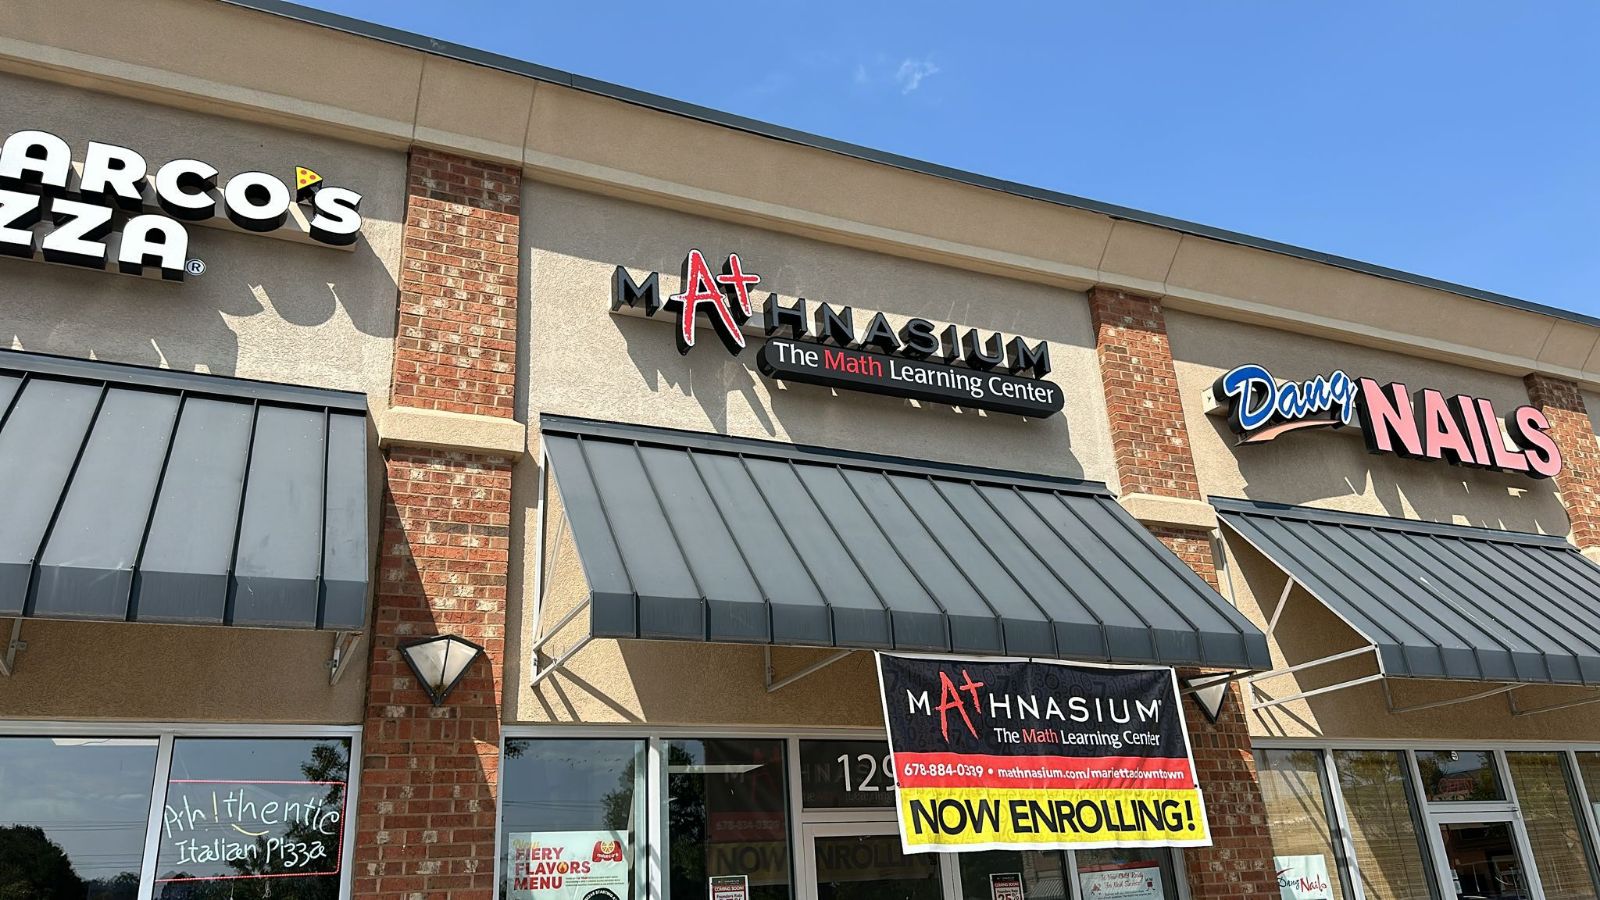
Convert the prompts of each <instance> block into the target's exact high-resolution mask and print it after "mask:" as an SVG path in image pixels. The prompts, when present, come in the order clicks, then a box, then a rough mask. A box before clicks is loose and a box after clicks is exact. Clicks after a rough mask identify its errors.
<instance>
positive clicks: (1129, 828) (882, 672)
mask: <svg viewBox="0 0 1600 900" xmlns="http://www.w3.org/2000/svg"><path fill="white" fill-rule="evenodd" d="M877 659H878V682H879V686H880V688H881V690H882V698H883V716H884V724H885V726H886V727H887V729H888V732H889V750H890V754H891V756H892V759H893V763H894V773H895V783H896V785H897V788H898V791H897V804H896V805H897V808H898V811H899V820H900V842H901V845H902V847H903V848H904V850H905V852H907V853H927V852H937V851H966V850H1043V849H1050V848H1076V849H1090V848H1095V847H1205V846H1209V845H1210V844H1211V833H1210V830H1209V828H1208V826H1207V824H1206V813H1205V802H1204V799H1203V798H1202V797H1201V795H1200V788H1199V786H1198V784H1197V783H1196V782H1195V775H1194V759H1193V758H1192V757H1191V756H1190V753H1189V735H1188V731H1187V729H1186V728H1185V726H1184V722H1183V708H1182V706H1181V705H1180V704H1179V702H1178V683H1177V678H1176V676H1175V675H1174V674H1173V671H1172V670H1171V669H1166V668H1114V667H1108V666H1085V665H1068V664H1065V663H1055V662H1040V661H1028V660H993V659H989V660H984V659H952V658H948V657H922V656H899V655H895V654H889V653H879V654H878V655H877Z"/></svg>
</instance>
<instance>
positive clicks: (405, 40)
mask: <svg viewBox="0 0 1600 900" xmlns="http://www.w3.org/2000/svg"><path fill="white" fill-rule="evenodd" d="M222 2H223V3H226V4H229V5H231V6H236V7H239V8H241V9H249V10H253V11H255V12H261V13H267V14H269V15H275V16H280V17H282V18H287V19H293V20H295V21H299V22H303V23H306V24H308V25H316V26H320V27H323V28H331V29H334V30H336V31H342V32H345V33H347V34H351V35H354V36H357V37H364V38H369V39H371V40H377V41H382V42H384V43H387V44H393V45H395V46H399V47H405V48H407V49H411V50H418V51H421V52H423V53H428V54H431V55H434V56H442V57H445V58H447V59H454V60H457V61H459V62H464V63H469V64H471V65H477V66H484V67H487V68H491V69H498V70H500V71H503V72H508V73H510V74H513V75H521V76H524V77H527V78H533V79H535V80H538V81H545V82H549V83H551V84H559V85H561V86H563V87H569V88H572V89H574V90H579V91H584V92H586V93H590V94H596V95H599V96H602V97H608V98H610V99H613V100H620V101H622V102H624V103H631V104H633V105H635V106H642V107H646V108H648V109H654V110H657V111H658V112H665V113H670V114H672V115H677V116H684V117H686V118H691V119H697V120H699V121H702V122H706V123H708V124H712V125H720V126H722V127H724V128H733V129H736V130H739V131H744V132H747V133H750V134H754V135H757V136H760V137H766V138H772V139H774V140H780V141H785V142H787V143H791V144H799V145H801V146H805V147H811V148H813V149H817V150H824V151H827V152H829V153H837V154H840V155H842V156H849V157H853V158H855V159H859V160H862V161H865V162H872V163H878V164H880V165H886V166H892V167H894V168H897V169H904V170H906V171H909V172H915V173H918V174H921V175H929V176H932V177H934V178H942V179H945V180H948V181H955V182H959V183H961V184H967V185H971V186H973V187H978V188H984V189H986V190H992V191H998V192H1000V193H1005V194H1011V195H1014V196H1017V197H1023V198H1026V199H1029V200H1039V201H1042V202H1044V203H1051V204H1054V205H1057V206H1065V207H1069V208H1071V209H1078V210H1082V211H1084V212H1090V213H1097V214H1099V215H1104V216H1109V217H1110V218H1113V219H1123V220H1126V221H1129V222H1136V223H1138V224H1141V225H1150V226H1153V227H1156V228H1164V229H1167V230H1169V231H1176V232H1178V233H1180V234H1186V235H1191V236H1193V237H1199V238H1206V239H1208V240H1213V241H1220V242H1222V243H1226V244H1234V245H1237V246H1241V247H1249V248H1252V249H1255V250H1264V251H1266V252H1268V253H1276V254H1279V255H1281V256H1288V257H1292V258H1294V259H1301V260H1305V261H1307V262H1314V263H1319V264H1322V265H1327V266H1333V267H1336V268H1340V269H1345V270H1348V271H1351V272H1357V273H1359V274H1362V275H1371V276H1374V277H1377V278H1383V279H1386V280H1389V281H1397V282H1400V283H1402V284H1410V285H1413V286H1416V287H1422V288H1428V289H1430V290H1436V291H1443V292H1445V293H1449V294H1456V295H1457V296H1461V297H1466V298H1468V299H1472V300H1481V301H1484V302H1486V303H1493V304H1496V305H1498V306H1505V307H1509V308H1511V309H1516V310H1520V311H1522V312H1531V313H1534V314H1537V315H1542V316H1549V317H1552V318H1556V319H1562V320H1565V321H1568V322H1576V323H1579V324H1582V325H1588V326H1592V327H1600V317H1597V316H1590V315H1585V314H1583V313H1579V312H1573V311H1571V310H1565V309H1560V308H1558V307H1555V306H1550V305H1548V304H1544V303H1536V302H1534V301H1532V300H1523V299H1521V298H1518V297H1512V296H1510V295H1508V294H1499V293H1495V292H1494V291H1486V290H1481V289H1479V288H1474V287H1469V286H1467V285H1464V284H1456V283H1454V282H1450V281H1444V280H1443V279H1439V278H1431V277H1429V276H1426V275H1418V274H1416V273H1414V272H1406V271H1403V270H1401V269H1395V268H1390V267H1388V266H1380V265H1377V264H1376V263H1369V262H1363V261H1361V260H1358V259H1351V258H1350V257H1346V256H1339V255H1337V254H1333V253H1324V252H1322V251H1320V250H1312V249H1309V248H1307V247H1300V246H1296V245H1294V244H1286V243H1283V242H1281V241H1274V240H1269V239H1267V238H1261V237H1255V236H1253V235H1248V234H1244V233H1242V232H1237V231H1229V230H1228V229H1225V228H1215V227H1213V226H1210V225H1202V224H1200V223H1198V222H1190V221H1187V220H1185V219H1178V218H1174V217H1172V216H1164V215H1161V214H1159V213H1152V212H1145V211H1144V210H1138V209H1133V208H1132V207H1127V206H1119V205H1117V204H1114V203H1104V202H1101V201H1098V200H1090V199H1088V198H1086V197H1078V196H1075V195H1073V194H1067V193H1063V192H1061V191H1053V190H1049V189H1047V188H1041V187H1034V186H1032V185H1026V184H1021V183H1019V182H1015V181H1007V180H1005V179H1001V178H993V177H990V176H987V175H981V174H978V173H976V172H969V171H966V170H964V169H957V168H953V167H951V166H943V165H939V164H938V163H932V162H928V161H926V160H920V159H914V158H912V157H909V156H901V155H899V154H895V153H888V152H886V151H882V150H875V149H873V148H871V147H865V146H862V145H860V144H852V143H849V142H847V141H840V140H835V139H833V138H829V137H824V136H822V135H818V134H812V133H810V132H806V131H800V130H799V129H795V128H787V127H784V126H782V125H775V124H772V123H770V122H764V121H761V120H759V119H752V118H749V117H746V116H739V115H734V114H733V113H727V112H723V111H721V110H716V109H712V108H710V107H706V106H700V105H697V104H693V103H687V102H684V101H682V100H674V99H672V98H671V97H663V96H661V95H660V94H652V93H649V92H647V91H640V90H635V89H633V88H629V87H625V86H623V85H619V84H613V83H611V82H608V81H601V80H599V79H596V78H588V77H585V76H583V75H578V74H575V73H572V72H566V71H563V70H561V69H555V68H551V67H550V66H541V65H539V64H538V63H532V62H528V61H526V60H520V59H517V58H515V57H510V56H505V55H502V54H499V53H491V52H489V51H487V50H479V49H477V48H474V47H468V46H466V45H463V44H457V43H453V42H450V41H441V40H437V39H435V38H431V37H427V36H426V35H421V34H417V33H415V32H411V31H404V30H402V29H399V28H391V27H389V26H387V25H379V24H377V23H374V22H368V21H365V20H363V19H356V18H353V17H351V16H344V15H340V14H338V13H331V12H327V11H325V10H319V9H313V8H311V7H308V6H302V5H301V4H298V3H290V2H287V0H222Z"/></svg>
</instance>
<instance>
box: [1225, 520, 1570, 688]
mask: <svg viewBox="0 0 1600 900" xmlns="http://www.w3.org/2000/svg"><path fill="white" fill-rule="evenodd" d="M1211 502H1212V505H1213V506H1215V507H1216V508H1217V511H1218V513H1219V514H1220V515H1221V518H1222V521H1223V522H1224V523H1226V524H1227V526H1228V527H1229V528H1230V529H1231V530H1233V531H1234V532H1235V533H1236V534H1238V535H1239V536H1240V537H1242V538H1243V539H1244V540H1245V541H1247V542H1248V543H1249V544H1250V545H1251V546H1252V547H1254V548H1255V549H1256V550H1258V551H1260V552H1261V553H1262V554H1263V555H1265V556H1266V557H1267V558H1268V559H1269V560H1271V561H1272V562H1273V563H1274V564H1275V565H1277V566H1278V567H1279V568H1280V569H1282V570H1283V571H1284V572H1285V573H1287V574H1288V575H1289V577H1291V578H1293V579H1294V580H1295V582H1297V583H1299V584H1300V585H1301V586H1302V587H1304V588H1305V589H1306V591H1308V592H1309V593H1310V594H1311V595H1312V596H1313V597H1315V598H1316V599H1317V600H1318V601H1320V602H1321V603H1322V604H1323V605H1325V606H1326V607H1328V608H1329V609H1330V610H1332V611H1333V612H1334V614H1335V615H1337V616H1339V617H1340V618H1341V619H1343V620H1344V621H1345V622H1346V623H1348V624H1349V625H1350V627H1351V628H1353V629H1355V630H1356V632H1358V633H1359V634H1360V635H1361V636H1362V637H1363V638H1364V639H1365V640H1367V641H1368V642H1369V643H1371V644H1372V645H1373V646H1374V647H1376V649H1377V656H1378V665H1379V671H1380V672H1381V673H1382V674H1384V675H1388V676H1400V677H1413V678H1437V679H1468V680H1485V681H1500V682H1507V683H1520V684H1600V624H1597V616H1596V610H1597V608H1600V607H1597V599H1600V567H1597V566H1595V564H1594V563H1591V562H1590V561H1589V560H1588V559H1586V558H1585V557H1584V556H1583V554H1581V553H1579V552H1578V551H1577V549H1576V548H1574V547H1573V546H1572V545H1571V544H1569V543H1567V542H1566V541H1565V540H1563V539H1561V538H1559V537H1553V536H1547V535H1535V534H1523V533H1519V532H1512V531H1495V530H1491V529H1486V528H1470V527H1465V526H1459V525H1438V524H1432V523H1426V522H1414V521H1408V520H1404V519H1391V518H1386V517H1383V516H1368V515H1359V514H1355V513H1342V512H1332V511H1328V510H1319V509H1309V508H1306V507H1297V506H1282V505H1278V504H1269V503H1256V502H1251V501H1246V500H1228V499H1221V498H1216V497H1213V498H1211Z"/></svg>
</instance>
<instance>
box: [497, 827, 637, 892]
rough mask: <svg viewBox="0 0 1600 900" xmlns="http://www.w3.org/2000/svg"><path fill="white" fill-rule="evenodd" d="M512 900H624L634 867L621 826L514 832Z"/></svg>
mask: <svg viewBox="0 0 1600 900" xmlns="http://www.w3.org/2000/svg"><path fill="white" fill-rule="evenodd" d="M510 839H511V854H510V855H511V859H510V863H511V890H510V892H509V897H510V900H624V898H626V897H627V896H628V881H629V877H630V875H629V872H630V871H631V866H630V865H629V858H628V836H627V835H626V834H623V833H622V832H618V831H535V832H522V833H514V834H512V835H510Z"/></svg>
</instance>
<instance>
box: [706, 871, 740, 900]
mask: <svg viewBox="0 0 1600 900" xmlns="http://www.w3.org/2000/svg"><path fill="white" fill-rule="evenodd" d="M707 882H708V884H709V887H710V894H711V900H750V879H748V878H746V877H745V876H743V875H713V876H711V877H710V878H708V879H707Z"/></svg>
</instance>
